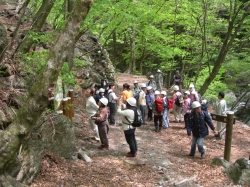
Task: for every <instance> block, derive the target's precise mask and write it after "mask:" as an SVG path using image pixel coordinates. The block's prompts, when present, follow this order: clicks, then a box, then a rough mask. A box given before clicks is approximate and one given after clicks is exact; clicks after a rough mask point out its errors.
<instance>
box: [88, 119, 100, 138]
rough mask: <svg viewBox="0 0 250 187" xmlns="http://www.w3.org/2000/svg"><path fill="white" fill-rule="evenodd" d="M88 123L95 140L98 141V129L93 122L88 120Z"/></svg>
mask: <svg viewBox="0 0 250 187" xmlns="http://www.w3.org/2000/svg"><path fill="white" fill-rule="evenodd" d="M89 123H90V126H91V128H92V130H93V131H94V135H95V139H96V140H100V137H99V133H98V127H97V125H96V124H95V121H94V120H92V119H89Z"/></svg>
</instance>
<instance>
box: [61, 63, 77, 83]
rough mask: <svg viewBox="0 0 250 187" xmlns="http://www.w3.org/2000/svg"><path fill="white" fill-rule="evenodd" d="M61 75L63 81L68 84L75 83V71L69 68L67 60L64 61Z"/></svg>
mask: <svg viewBox="0 0 250 187" xmlns="http://www.w3.org/2000/svg"><path fill="white" fill-rule="evenodd" d="M59 77H60V78H61V79H62V82H64V83H66V84H71V85H74V84H75V78H74V77H75V76H74V74H73V72H72V71H70V70H69V65H68V63H67V62H64V64H63V66H62V69H61V72H60V76H59Z"/></svg>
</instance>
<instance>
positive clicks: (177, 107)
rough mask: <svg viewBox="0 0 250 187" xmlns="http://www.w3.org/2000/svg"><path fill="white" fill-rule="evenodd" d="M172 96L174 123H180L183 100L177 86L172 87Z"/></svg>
mask: <svg viewBox="0 0 250 187" xmlns="http://www.w3.org/2000/svg"><path fill="white" fill-rule="evenodd" d="M173 89H174V94H173V100H174V107H173V113H174V117H175V122H176V123H180V122H181V108H182V106H183V103H184V100H183V96H182V94H181V92H180V91H179V86H177V85H175V86H174V88H173Z"/></svg>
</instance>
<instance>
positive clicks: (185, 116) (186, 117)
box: [184, 114, 190, 128]
mask: <svg viewBox="0 0 250 187" xmlns="http://www.w3.org/2000/svg"><path fill="white" fill-rule="evenodd" d="M189 115H190V114H185V115H184V122H185V128H187V124H188V116H189Z"/></svg>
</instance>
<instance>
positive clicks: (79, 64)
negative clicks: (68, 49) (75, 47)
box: [74, 58, 87, 68]
mask: <svg viewBox="0 0 250 187" xmlns="http://www.w3.org/2000/svg"><path fill="white" fill-rule="evenodd" d="M86 65H87V62H86V61H85V60H80V59H78V58H74V67H80V68H82V67H85V66H86Z"/></svg>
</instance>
